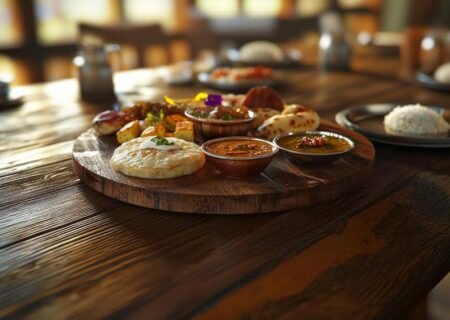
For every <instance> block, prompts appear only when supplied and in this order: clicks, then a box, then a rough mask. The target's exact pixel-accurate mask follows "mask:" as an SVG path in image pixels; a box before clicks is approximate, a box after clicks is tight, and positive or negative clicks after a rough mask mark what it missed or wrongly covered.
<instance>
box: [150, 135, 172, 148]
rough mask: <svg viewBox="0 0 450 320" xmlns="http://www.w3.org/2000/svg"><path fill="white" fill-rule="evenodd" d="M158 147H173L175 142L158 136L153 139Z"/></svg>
mask: <svg viewBox="0 0 450 320" xmlns="http://www.w3.org/2000/svg"><path fill="white" fill-rule="evenodd" d="M151 141H153V142H154V143H156V145H157V146H173V145H174V144H175V143H174V142H173V141H169V140H167V139H166V138H164V137H161V136H156V137H154V138H152V139H151Z"/></svg>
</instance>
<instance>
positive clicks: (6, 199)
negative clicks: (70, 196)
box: [0, 160, 79, 209]
mask: <svg viewBox="0 0 450 320" xmlns="http://www.w3.org/2000/svg"><path fill="white" fill-rule="evenodd" d="M77 183H79V180H78V178H77V177H76V176H75V174H74V172H73V170H72V160H63V161H61V162H56V163H53V164H50V165H44V166H41V167H37V168H33V169H30V170H26V171H22V172H18V173H16V174H10V175H6V176H4V177H0V209H1V208H4V207H7V206H9V205H12V204H15V203H23V202H24V201H27V200H28V199H32V198H36V197H39V196H43V195H47V194H49V193H52V192H55V191H57V190H59V189H63V188H66V187H68V186H71V185H75V184H77Z"/></svg>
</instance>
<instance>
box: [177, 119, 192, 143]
mask: <svg viewBox="0 0 450 320" xmlns="http://www.w3.org/2000/svg"><path fill="white" fill-rule="evenodd" d="M175 138H178V139H183V140H186V141H194V125H193V123H192V122H191V121H179V122H177V124H176V129H175Z"/></svg>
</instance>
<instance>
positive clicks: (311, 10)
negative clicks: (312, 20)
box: [297, 0, 330, 17]
mask: <svg viewBox="0 0 450 320" xmlns="http://www.w3.org/2000/svg"><path fill="white" fill-rule="evenodd" d="M329 5H330V1H329V0H298V2H297V12H298V14H299V15H300V16H303V17H308V16H314V15H317V14H319V13H320V12H322V11H324V10H325V9H327V8H328V6H329Z"/></svg>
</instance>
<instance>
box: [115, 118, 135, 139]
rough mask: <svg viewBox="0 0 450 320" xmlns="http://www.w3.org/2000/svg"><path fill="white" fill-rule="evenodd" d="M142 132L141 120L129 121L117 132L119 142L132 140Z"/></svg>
mask: <svg viewBox="0 0 450 320" xmlns="http://www.w3.org/2000/svg"><path fill="white" fill-rule="evenodd" d="M140 134H141V126H140V125H139V120H134V121H131V122H129V123H127V124H126V125H125V126H123V127H122V129H120V130H119V131H117V133H116V137H117V142H119V143H120V144H122V143H124V142H127V141H130V140H132V139H134V138H137V137H139V135H140Z"/></svg>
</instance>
